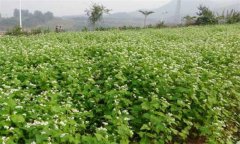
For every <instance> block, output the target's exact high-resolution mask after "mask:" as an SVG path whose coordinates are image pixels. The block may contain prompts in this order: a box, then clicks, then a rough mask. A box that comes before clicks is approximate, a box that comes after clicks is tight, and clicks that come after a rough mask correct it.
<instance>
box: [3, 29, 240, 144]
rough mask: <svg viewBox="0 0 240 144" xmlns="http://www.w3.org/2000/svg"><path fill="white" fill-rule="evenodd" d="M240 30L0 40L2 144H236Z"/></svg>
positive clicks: (66, 35) (6, 38)
mask: <svg viewBox="0 0 240 144" xmlns="http://www.w3.org/2000/svg"><path fill="white" fill-rule="evenodd" d="M239 113H240V25H229V26H209V27H189V28H176V29H162V30H154V29H146V30H139V31H109V32H86V33H61V34H54V33H52V34H47V35H39V36H30V37H8V36H4V37H1V38H0V143H84V144H87V143H88V144H94V143H98V144H108V143H109V144H110V143H111V144H113V143H121V144H127V143H142V144H148V143H156V144H161V143H162V144H163V143H167V144H171V143H174V142H177V143H185V142H186V143H204V142H205V143H232V142H236V141H238V140H239V137H240V136H239V132H240V129H239V127H240V125H239V122H240V117H239Z"/></svg>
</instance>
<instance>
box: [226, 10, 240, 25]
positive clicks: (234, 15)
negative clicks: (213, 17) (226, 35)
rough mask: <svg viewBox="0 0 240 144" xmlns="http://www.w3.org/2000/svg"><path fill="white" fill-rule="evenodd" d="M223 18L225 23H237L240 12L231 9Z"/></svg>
mask: <svg viewBox="0 0 240 144" xmlns="http://www.w3.org/2000/svg"><path fill="white" fill-rule="evenodd" d="M225 19H226V23H228V24H233V23H239V22H240V12H238V11H235V10H231V11H230V12H227V14H226V16H225Z"/></svg>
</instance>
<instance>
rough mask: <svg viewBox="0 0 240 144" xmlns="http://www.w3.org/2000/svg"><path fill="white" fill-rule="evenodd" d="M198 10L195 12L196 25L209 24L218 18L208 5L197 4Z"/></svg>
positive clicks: (214, 22) (215, 22) (215, 21)
mask: <svg viewBox="0 0 240 144" xmlns="http://www.w3.org/2000/svg"><path fill="white" fill-rule="evenodd" d="M198 9H199V12H198V13H197V15H198V17H197V20H196V24H197V25H211V24H217V23H218V20H217V18H216V16H215V14H214V13H213V11H211V10H210V9H209V8H208V7H206V6H202V5H200V6H199V8H198Z"/></svg>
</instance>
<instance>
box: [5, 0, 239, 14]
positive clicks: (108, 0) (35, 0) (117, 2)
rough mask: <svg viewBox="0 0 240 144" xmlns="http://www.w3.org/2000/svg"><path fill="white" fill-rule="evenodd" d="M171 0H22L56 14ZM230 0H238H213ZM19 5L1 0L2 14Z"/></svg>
mask: <svg viewBox="0 0 240 144" xmlns="http://www.w3.org/2000/svg"><path fill="white" fill-rule="evenodd" d="M169 1H170V0H22V7H23V9H29V10H30V11H31V12H32V11H34V10H41V11H43V12H46V11H51V12H53V13H54V15H56V16H63V15H79V14H84V10H85V9H86V8H88V7H89V5H91V2H96V3H101V4H103V5H105V6H106V7H108V8H110V9H112V12H129V11H135V10H138V9H143V8H145V9H154V8H158V7H160V6H162V5H164V4H166V3H168V2H169ZM212 1H221V2H229V1H236V0H212ZM239 1H240V0H239ZM18 7H19V0H0V13H1V14H2V16H11V15H12V13H13V9H14V8H18Z"/></svg>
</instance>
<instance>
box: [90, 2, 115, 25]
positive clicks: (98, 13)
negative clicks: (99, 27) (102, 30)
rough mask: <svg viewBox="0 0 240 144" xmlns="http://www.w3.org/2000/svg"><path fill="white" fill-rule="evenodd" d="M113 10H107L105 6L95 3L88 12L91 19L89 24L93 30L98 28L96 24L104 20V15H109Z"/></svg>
mask: <svg viewBox="0 0 240 144" xmlns="http://www.w3.org/2000/svg"><path fill="white" fill-rule="evenodd" d="M110 11H111V10H110V9H107V8H106V7H105V6H103V5H100V4H97V3H93V4H92V5H91V6H90V8H89V9H87V10H86V13H87V16H88V17H89V18H88V19H89V22H90V23H91V25H92V27H93V30H94V29H95V27H96V23H97V22H98V21H100V20H102V18H103V14H109V12H110Z"/></svg>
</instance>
